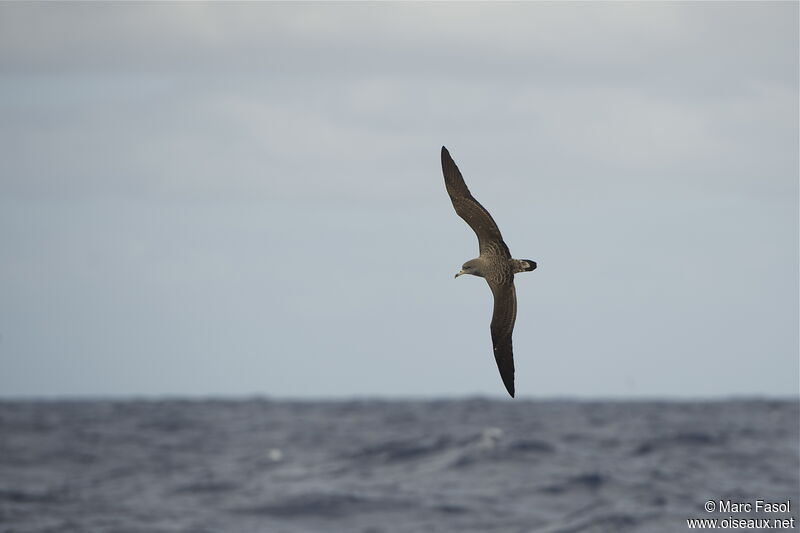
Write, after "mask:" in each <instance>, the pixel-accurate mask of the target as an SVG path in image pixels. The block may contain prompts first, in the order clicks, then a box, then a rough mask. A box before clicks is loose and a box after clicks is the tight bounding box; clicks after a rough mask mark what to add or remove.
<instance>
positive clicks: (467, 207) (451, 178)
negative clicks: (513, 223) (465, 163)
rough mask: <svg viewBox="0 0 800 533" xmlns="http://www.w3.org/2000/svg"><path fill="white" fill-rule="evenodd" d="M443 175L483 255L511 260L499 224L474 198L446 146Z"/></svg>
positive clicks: (448, 192)
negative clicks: (475, 236) (476, 237)
mask: <svg viewBox="0 0 800 533" xmlns="http://www.w3.org/2000/svg"><path fill="white" fill-rule="evenodd" d="M442 173H443V174H444V184H445V186H446V187H447V194H449V195H450V200H451V201H452V202H453V207H454V208H455V210H456V213H457V214H458V216H460V217H461V218H463V219H464V221H465V222H466V223H467V224H469V227H471V228H472V231H474V232H475V234H476V235H477V236H478V248H479V249H480V253H481V255H484V253H487V254H494V255H500V256H502V257H505V258H510V257H511V253H510V252H509V251H508V246H506V243H505V242H503V236H502V235H500V230H499V229H498V227H497V223H496V222H495V221H494V219H493V218H492V215H490V214H489V212H488V211H487V210H486V208H484V207H483V206H482V205H481V204H480V203H478V201H477V200H476V199H475V198H473V197H472V194H471V193H470V192H469V189H467V184H466V183H464V178H463V177H462V176H461V172H460V171H459V170H458V167H457V166H456V164H455V162H454V161H453V158H452V157H450V152H448V151H447V148H445V147H444V146H442Z"/></svg>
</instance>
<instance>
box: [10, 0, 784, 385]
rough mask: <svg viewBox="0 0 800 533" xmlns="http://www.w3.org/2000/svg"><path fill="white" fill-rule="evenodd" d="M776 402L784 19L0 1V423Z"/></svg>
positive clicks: (778, 11)
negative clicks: (203, 413) (43, 410)
mask: <svg viewBox="0 0 800 533" xmlns="http://www.w3.org/2000/svg"><path fill="white" fill-rule="evenodd" d="M442 145H446V146H447V147H448V149H449V150H450V152H451V153H452V155H453V157H454V159H455V161H456V162H457V163H458V164H459V166H460V167H461V170H462V172H463V173H464V176H465V178H466V181H467V184H468V185H469V186H470V188H471V190H472V192H473V194H474V195H475V196H476V197H477V198H478V199H479V200H480V201H481V202H482V203H483V204H484V205H485V206H486V207H487V208H488V209H489V210H490V211H491V213H492V214H493V215H494V217H495V219H496V220H497V222H498V224H499V226H500V229H501V230H502V231H503V234H504V236H505V239H506V242H507V243H508V244H509V246H510V248H511V251H512V253H513V254H514V255H515V256H516V257H523V258H531V259H535V260H536V261H538V262H539V269H538V270H536V271H535V272H533V273H530V274H525V275H521V276H518V279H517V293H518V297H519V314H518V318H517V327H516V331H515V353H516V361H517V391H518V394H519V395H520V396H523V397H524V396H536V397H542V396H552V395H561V396H583V397H586V396H593V397H606V396H632V397H642V396H678V397H687V396H721V395H722V396H727V395H787V394H797V393H798V383H799V380H800V369H799V365H798V3H797V2H783V3H767V2H758V3H753V4H750V3H744V2H735V3H724V2H715V3H709V4H704V3H650V2H646V3H644V2H643V3H635V2H627V3H599V2H598V3H595V2H593V3H577V2H574V3H558V4H556V3H503V4H486V3H435V4H433V3H431V4H428V3H357V4H344V3H324V4H316V3H294V4H283V3H260V4H254V3H247V4H229V3H212V4H209V3H180V4H169V3H158V4H154V3H125V4H116V3H108V4H106V3H80V4H79V3H9V2H6V3H0V396H20V395H22V396H52V395H98V394H102V395H131V394H134V395H151V394H158V395H161V394H170V395H216V394H235V395H244V394H267V395H273V396H278V397H284V396H291V397H328V396H335V397H345V396H364V395H390V396H402V395H426V396H452V395H464V394H486V395H492V396H498V397H503V396H504V395H505V392H504V390H503V386H502V383H501V381H500V377H499V376H498V374H497V370H496V368H495V364H494V361H493V359H492V352H491V341H490V338H489V327H488V326H489V319H490V315H491V294H490V292H489V290H488V288H487V287H486V284H485V282H483V281H482V280H479V279H477V278H471V277H469V279H465V278H459V279H458V280H453V274H454V273H455V272H456V271H457V270H458V269H459V268H460V266H461V264H462V263H463V262H464V261H466V260H467V259H470V258H472V257H474V256H475V255H476V254H477V244H476V240H475V237H474V235H473V234H472V232H471V230H470V229H469V228H468V227H467V226H466V224H464V223H463V222H462V221H461V220H460V219H459V218H458V217H457V216H456V215H455V213H454V212H453V209H452V206H451V205H450V202H449V199H448V198H447V194H446V192H445V188H444V184H443V181H442V176H441V169H440V166H439V149H440V147H441V146H442Z"/></svg>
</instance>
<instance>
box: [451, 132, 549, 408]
mask: <svg viewBox="0 0 800 533" xmlns="http://www.w3.org/2000/svg"><path fill="white" fill-rule="evenodd" d="M442 173H443V174H444V183H445V186H446V187H447V194H449V195H450V200H451V201H452V202H453V207H454V208H455V210H456V213H457V214H458V216H460V217H461V218H463V219H464V221H465V222H466V223H467V224H469V226H470V227H471V228H472V230H473V231H474V232H475V234H476V235H477V236H478V249H479V252H480V255H479V256H478V257H477V258H475V259H470V260H469V261H467V262H466V263H464V266H463V267H462V269H461V271H460V272H459V273H458V274H456V277H458V276H460V275H462V274H472V275H474V276H480V277H482V278H484V279H486V282H487V283H488V284H489V288H490V289H491V290H492V295H493V296H494V311H493V313H492V324H491V327H490V329H491V333H492V346H493V347H494V358H495V361H496V362H497V369H498V370H499V371H500V377H501V378H502V379H503V384H504V385H505V386H506V390H508V393H509V394H510V395H511V396H512V397H513V396H514V353H513V349H512V346H511V334H512V332H513V331H514V321H515V320H516V318H517V295H516V291H515V290H514V274H517V273H519V272H528V271H531V270H533V269H535V268H536V263H535V262H534V261H531V260H529V259H513V258H512V257H511V252H509V250H508V246H506V243H505V242H504V241H503V236H502V235H501V234H500V229H498V227H497V223H496V222H495V221H494V219H493V218H492V215H490V214H489V212H488V211H487V210H486V209H485V208H484V207H483V206H482V205H481V204H479V203H478V201H477V200H476V199H475V198H473V197H472V194H471V193H470V192H469V189H468V188H467V185H466V183H464V178H463V177H462V176H461V172H460V171H459V170H458V167H457V166H456V164H455V162H454V161H453V159H452V158H451V157H450V152H448V151H447V148H445V147H444V146H442Z"/></svg>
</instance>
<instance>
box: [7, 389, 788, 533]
mask: <svg viewBox="0 0 800 533" xmlns="http://www.w3.org/2000/svg"><path fill="white" fill-rule="evenodd" d="M799 424H800V403H798V400H796V399H792V400H724V401H722V400H720V401H698V402H694V401H569V400H510V399H509V400H489V399H482V398H469V399H460V400H441V401H434V400H426V401H412V400H398V401H394V400H391V401H390V400H366V399H365V400H353V401H284V400H280V401H279V400H271V399H259V398H253V399H242V400H103V401H100V400H85V401H84V400H82V401H77V400H76V401H54V400H50V401H9V400H6V401H2V402H0V532H3V533H12V532H13V533H17V532H19V533H23V532H24V533H29V532H30V533H34V532H35V533H42V532H59V533H68V532H80V533H91V532H109V533H112V532H113V533H134V532H153V533H162V532H163V533H166V532H192V533H212V532H213V533H255V532H259V533H260V532H265V533H272V532H275V533H317V532H320V533H328V532H332V533H337V532H347V533H351V532H353V533H384V532H385V533H389V532H399V533H404V532H462V531H463V532H504V533H506V532H508V533H544V532H547V533H555V532H559V533H567V532H618V531H619V532H625V531H635V532H671V531H687V530H689V529H690V524H689V522H687V520H691V519H708V520H713V519H715V520H717V521H718V522H717V524H716V525H717V527H718V528H722V527H724V526H725V525H726V523H727V525H728V526H729V529H730V528H731V526H734V525H735V526H737V527H739V526H743V525H744V526H745V527H748V528H749V529H751V530H752V529H753V528H752V527H749V526H747V524H750V526H752V525H756V526H757V525H759V524H761V525H762V526H763V524H764V523H763V522H757V520H775V521H776V522H771V524H772V525H771V528H773V529H774V528H775V524H780V525H783V524H787V525H788V524H790V523H792V524H793V525H794V528H788V529H790V530H791V529H794V530H798V529H800V524H799V523H797V522H798V521H800V513H799V512H798V507H800V427H799ZM758 502H761V504H759V503H758ZM787 502H788V503H789V506H788V508H787V507H786V503H787ZM767 503H775V504H776V506H775V507H771V508H770V509H771V510H772V512H765V510H764V509H765V504H767ZM732 504H733V505H732ZM748 520H750V522H747V521H748ZM725 521H727V522H725ZM694 524H695V527H699V526H698V525H697V524H699V523H694ZM705 524H706V525H707V524H708V523H705ZM707 527H710V526H708V525H707Z"/></svg>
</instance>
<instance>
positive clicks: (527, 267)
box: [514, 259, 536, 274]
mask: <svg viewBox="0 0 800 533" xmlns="http://www.w3.org/2000/svg"><path fill="white" fill-rule="evenodd" d="M514 261H515V262H516V264H515V265H514V273H515V274H516V273H517V272H530V271H531V270H536V261H531V260H530V259H514Z"/></svg>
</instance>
